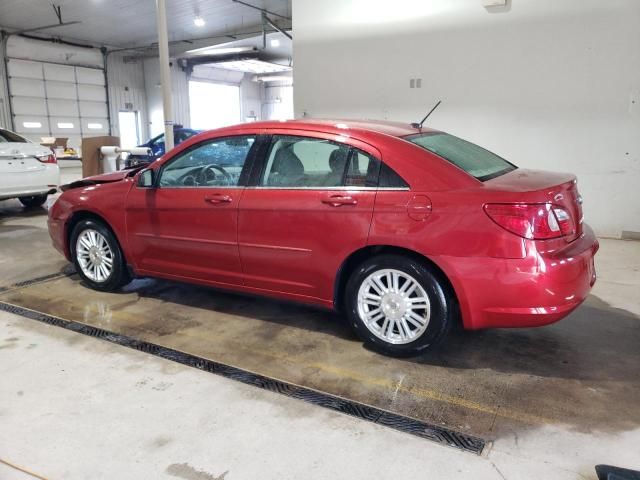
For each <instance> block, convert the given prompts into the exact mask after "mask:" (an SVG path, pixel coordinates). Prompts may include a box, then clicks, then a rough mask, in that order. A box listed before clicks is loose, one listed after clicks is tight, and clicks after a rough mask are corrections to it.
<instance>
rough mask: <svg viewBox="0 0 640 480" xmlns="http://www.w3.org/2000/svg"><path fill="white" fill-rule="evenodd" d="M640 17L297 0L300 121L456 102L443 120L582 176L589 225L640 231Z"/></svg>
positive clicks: (560, 9)
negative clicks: (415, 85)
mask: <svg viewBox="0 0 640 480" xmlns="http://www.w3.org/2000/svg"><path fill="white" fill-rule="evenodd" d="M639 24H640V2H638V1H637V0H611V1H608V2H602V1H600V0H598V1H596V0H563V1H562V2H558V1H556V0H509V3H508V5H507V6H506V7H494V8H484V7H483V6H482V2H481V1H480V0H430V1H428V2H426V1H423V0H398V1H397V2H395V3H394V4H393V5H391V4H389V3H388V2H387V1H383V0H351V1H349V2H344V1H342V0H324V1H323V2H317V1H314V0H293V27H294V31H295V37H296V38H295V42H294V44H293V48H294V52H293V53H294V60H295V68H294V81H295V86H296V88H295V92H294V95H295V109H296V116H297V117H300V116H304V115H308V116H315V117H351V118H383V119H391V120H398V121H403V122H410V121H419V120H420V119H421V117H423V116H424V114H425V113H426V112H427V111H428V109H429V108H430V107H431V106H432V105H433V104H434V103H435V102H436V101H437V100H439V99H442V101H443V104H442V105H441V106H440V108H439V109H438V110H437V111H436V112H435V113H434V114H433V116H432V117H431V118H430V119H429V120H428V125H429V126H433V127H434V128H439V129H442V130H447V131H449V132H450V133H453V134H455V135H458V136H461V137H463V138H467V139H469V140H471V141H473V142H475V143H479V144H480V145H483V146H485V147H487V148H489V149H490V150H492V151H494V152H496V153H498V154H499V155H501V156H503V157H505V158H507V159H509V160H511V161H513V162H514V163H516V164H517V165H519V166H521V167H527V168H539V169H548V170H556V171H570V172H574V173H576V174H577V175H578V179H579V188H580V190H581V193H582V194H583V197H584V209H585V215H586V221H587V222H588V223H590V224H591V225H592V226H594V228H595V230H596V232H597V233H598V234H600V235H605V236H621V235H623V236H624V235H629V236H632V235H633V233H629V232H640V194H639V193H638V185H639V184H640V29H639V28H638V25H639ZM412 78H413V79H416V78H419V79H422V80H421V88H410V79H412Z"/></svg>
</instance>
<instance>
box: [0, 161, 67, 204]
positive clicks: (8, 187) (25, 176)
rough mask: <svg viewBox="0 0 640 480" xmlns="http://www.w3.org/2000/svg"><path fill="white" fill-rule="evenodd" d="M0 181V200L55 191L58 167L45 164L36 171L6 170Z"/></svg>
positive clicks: (57, 181)
mask: <svg viewBox="0 0 640 480" xmlns="http://www.w3.org/2000/svg"><path fill="white" fill-rule="evenodd" d="M2 176H3V178H2V180H1V181H0V200H4V199H7V198H16V197H27V196H30V195H41V194H45V193H52V192H55V191H56V189H57V188H58V186H59V185H60V169H59V167H58V165H56V164H47V165H45V167H44V168H42V169H41V170H38V171H35V172H34V171H29V172H6V173H3V175H2Z"/></svg>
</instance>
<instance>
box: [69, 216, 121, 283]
mask: <svg viewBox="0 0 640 480" xmlns="http://www.w3.org/2000/svg"><path fill="white" fill-rule="evenodd" d="M69 247H70V248H69V250H70V251H71V252H72V255H73V263H74V264H75V266H76V271H77V272H78V274H79V275H80V277H81V278H82V279H83V280H84V281H85V283H86V284H87V285H89V286H90V287H91V288H93V289H95V290H101V291H114V290H117V289H119V288H120V287H122V286H124V285H126V284H127V283H129V281H130V278H129V274H128V272H127V268H126V265H125V261H124V256H123V255H122V250H121V249H120V245H119V244H118V240H117V239H116V237H115V235H114V234H113V233H112V232H111V230H110V229H109V228H108V227H107V226H106V225H105V224H104V223H102V222H99V221H97V220H92V219H87V220H81V221H80V222H79V223H78V224H77V225H76V226H75V228H74V229H73V232H72V233H71V241H70V245H69Z"/></svg>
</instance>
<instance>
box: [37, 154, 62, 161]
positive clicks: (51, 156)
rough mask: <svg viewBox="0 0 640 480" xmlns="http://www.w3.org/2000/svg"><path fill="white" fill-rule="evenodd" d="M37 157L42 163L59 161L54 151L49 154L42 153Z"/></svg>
mask: <svg viewBox="0 0 640 480" xmlns="http://www.w3.org/2000/svg"><path fill="white" fill-rule="evenodd" d="M36 158H37V159H38V161H39V162H41V163H58V159H57V158H56V156H55V155H54V154H53V153H51V154H49V155H41V156H38V157H36Z"/></svg>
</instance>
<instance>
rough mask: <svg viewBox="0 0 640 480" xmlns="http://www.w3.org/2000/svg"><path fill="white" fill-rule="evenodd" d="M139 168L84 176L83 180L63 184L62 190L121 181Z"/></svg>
mask: <svg viewBox="0 0 640 480" xmlns="http://www.w3.org/2000/svg"><path fill="white" fill-rule="evenodd" d="M138 170H139V169H133V170H120V171H118V172H111V173H102V174H100V175H94V176H92V177H87V178H83V179H82V180H77V181H75V182H71V183H68V184H67V185H62V186H61V187H60V190H62V191H63V192H66V191H67V190H71V189H73V188H82V187H88V186H89V185H98V184H100V183H113V182H120V181H122V180H124V179H125V178H127V177H132V176H133V175H134V174H135V173H136V172H137V171H138Z"/></svg>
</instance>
